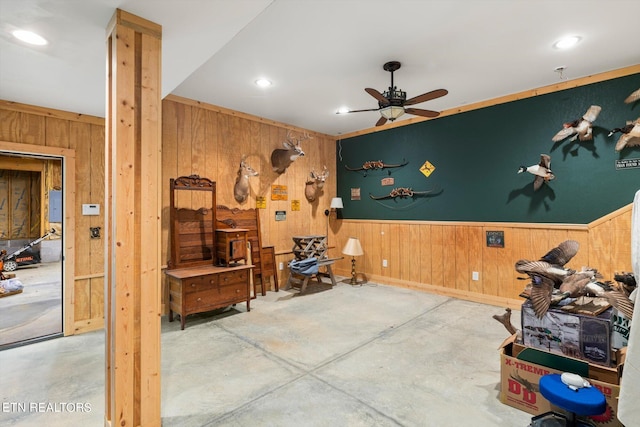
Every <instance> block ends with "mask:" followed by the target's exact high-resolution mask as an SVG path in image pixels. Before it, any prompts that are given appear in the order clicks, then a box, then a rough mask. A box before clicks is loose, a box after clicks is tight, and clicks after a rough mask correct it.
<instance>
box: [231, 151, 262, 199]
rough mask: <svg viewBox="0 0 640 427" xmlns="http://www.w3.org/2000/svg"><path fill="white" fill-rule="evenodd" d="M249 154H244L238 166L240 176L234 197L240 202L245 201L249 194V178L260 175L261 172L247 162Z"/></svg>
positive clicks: (237, 179) (234, 190)
mask: <svg viewBox="0 0 640 427" xmlns="http://www.w3.org/2000/svg"><path fill="white" fill-rule="evenodd" d="M246 158H247V156H242V159H241V160H240V167H239V168H238V177H237V178H236V184H235V185H234V187H233V197H234V198H235V199H236V202H238V203H244V202H245V200H247V197H248V196H249V178H251V177H252V176H258V175H259V173H258V172H257V171H255V170H253V168H252V167H251V166H249V164H248V163H247V162H245V160H246Z"/></svg>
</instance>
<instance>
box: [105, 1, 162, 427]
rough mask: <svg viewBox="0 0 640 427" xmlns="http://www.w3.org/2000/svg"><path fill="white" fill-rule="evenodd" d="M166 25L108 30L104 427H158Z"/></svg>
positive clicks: (122, 21) (120, 19)
mask: <svg viewBox="0 0 640 427" xmlns="http://www.w3.org/2000/svg"><path fill="white" fill-rule="evenodd" d="M161 35H162V28H161V26H159V25H157V24H154V23H153V22H149V21H147V20H145V19H142V18H139V17H137V16H134V15H131V14H129V13H127V12H124V11H122V10H119V9H118V10H116V12H115V14H114V16H113V18H112V20H111V22H110V24H109V26H108V28H107V119H106V147H105V180H106V190H105V227H106V230H105V245H106V247H105V326H106V381H105V389H106V393H105V399H106V401H105V425H112V426H114V427H115V426H118V427H127V426H131V427H135V426H160V425H161V417H160V315H161V312H160V303H161V302H160V296H161V292H160V288H161V271H160V265H161V264H160V253H161V251H160V244H161V243H160V226H161V223H160V213H161V203H162V198H161V177H162V174H161V164H162V162H161V147H162V145H161V129H162V128H161V117H162V114H161V91H160V83H161V79H160V69H161V62H160V53H161Z"/></svg>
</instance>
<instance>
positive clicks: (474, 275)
mask: <svg viewBox="0 0 640 427" xmlns="http://www.w3.org/2000/svg"><path fill="white" fill-rule="evenodd" d="M471 280H480V273H478V272H477V271H472V272H471Z"/></svg>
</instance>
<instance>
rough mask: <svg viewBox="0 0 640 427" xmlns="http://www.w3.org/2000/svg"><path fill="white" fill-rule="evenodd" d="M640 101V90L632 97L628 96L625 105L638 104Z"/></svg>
mask: <svg viewBox="0 0 640 427" xmlns="http://www.w3.org/2000/svg"><path fill="white" fill-rule="evenodd" d="M639 99H640V89H638V90H636V91H635V92H633V93H632V94H631V95H629V96H627V99H625V100H624V102H625V104H631V103H632V102H636V101H637V100H639Z"/></svg>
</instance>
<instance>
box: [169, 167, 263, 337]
mask: <svg viewBox="0 0 640 427" xmlns="http://www.w3.org/2000/svg"><path fill="white" fill-rule="evenodd" d="M170 188H171V193H170V196H169V204H170V212H169V216H170V227H171V246H170V250H171V258H170V259H169V260H168V262H167V266H168V269H167V270H166V271H165V274H166V278H167V285H168V286H167V287H168V290H169V292H168V293H169V295H168V299H169V321H170V322H172V321H173V317H174V314H178V315H180V327H181V329H184V324H185V320H186V317H187V316H188V315H190V314H195V313H202V312H205V311H210V310H214V309H217V308H222V307H227V306H230V305H235V304H237V303H241V302H246V303H247V311H250V309H251V308H250V305H249V303H250V301H251V269H252V268H253V265H252V264H249V263H247V262H246V261H245V263H244V264H238V265H233V266H229V265H225V266H221V265H219V264H220V262H219V261H221V260H222V259H223V258H224V262H226V263H229V262H230V261H232V260H234V259H238V258H246V252H247V251H246V246H247V243H246V241H247V240H246V231H242V232H238V231H236V232H225V233H219V234H220V235H221V236H223V237H221V239H222V240H223V241H222V242H220V243H221V244H222V248H223V249H224V248H235V251H232V253H228V254H227V253H226V252H225V251H224V250H223V252H224V254H222V255H221V256H220V258H219V255H218V242H217V240H218V239H217V238H216V237H217V236H216V229H217V227H216V225H218V223H217V220H216V183H215V182H213V181H211V180H209V179H207V178H201V177H199V176H197V175H191V176H182V177H179V178H176V179H171V180H170ZM179 191H180V192H185V191H190V192H193V193H191V194H189V193H182V194H180V195H177V194H176V193H178V192H179ZM192 194H193V196H194V197H191V195H192ZM185 195H187V196H189V197H184V196H185ZM178 202H180V203H181V204H182V205H180V206H179V205H178ZM192 203H198V204H200V203H203V204H204V206H202V207H197V208H194V207H192V206H191V204H192ZM221 225H225V224H221ZM239 234H243V237H242V239H239V238H237V237H236V236H238V235H239ZM237 240H242V242H241V243H239V244H235V245H234V244H231V243H230V242H231V241H233V242H235V241H237ZM230 258H232V259H230Z"/></svg>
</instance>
